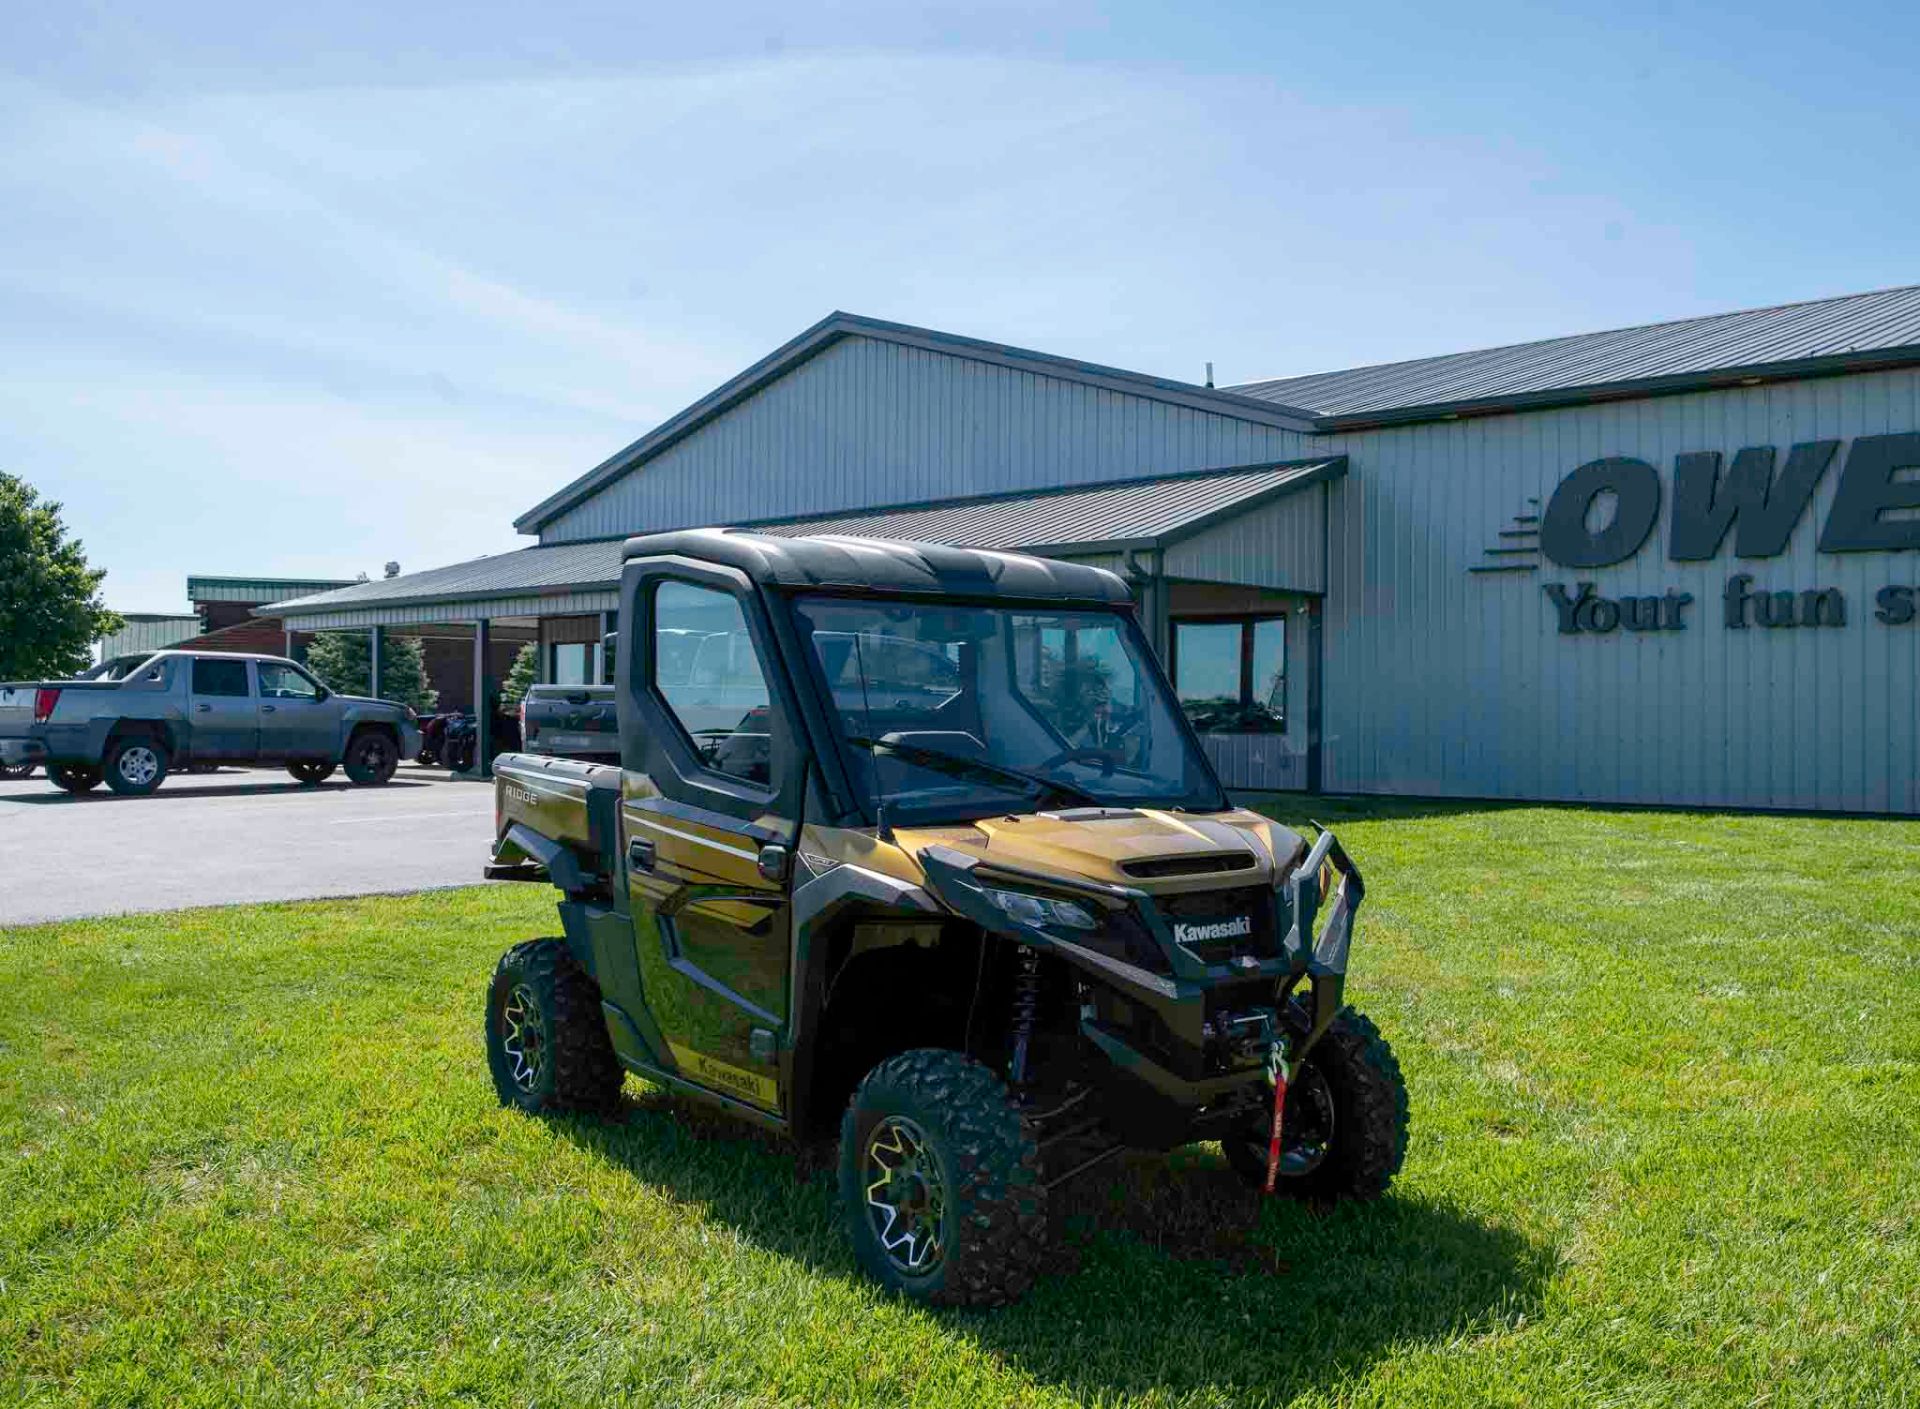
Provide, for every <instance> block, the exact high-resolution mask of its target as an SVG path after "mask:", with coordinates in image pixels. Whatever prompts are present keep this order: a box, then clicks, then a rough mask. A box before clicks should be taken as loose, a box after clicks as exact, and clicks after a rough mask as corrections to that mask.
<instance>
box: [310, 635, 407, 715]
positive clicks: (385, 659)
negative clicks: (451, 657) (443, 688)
mask: <svg viewBox="0 0 1920 1409" xmlns="http://www.w3.org/2000/svg"><path fill="white" fill-rule="evenodd" d="M307 669H308V670H311V671H312V672H313V673H314V674H315V675H317V676H319V677H320V679H321V681H322V682H323V683H325V684H326V686H327V688H329V689H332V690H338V691H339V692H340V693H341V694H343V695H364V694H366V693H367V691H368V689H369V688H370V686H371V684H372V679H373V643H372V641H370V640H369V639H368V638H367V633H366V632H364V631H323V632H321V633H320V635H318V636H316V637H314V638H313V644H312V645H310V646H308V647H307ZM380 698H381V699H383V700H392V701H393V702H394V703H395V704H403V705H412V706H413V708H415V709H416V710H419V711H420V712H421V713H422V714H427V713H431V712H432V710H433V707H434V705H435V704H437V703H438V702H439V699H440V693H439V691H437V690H435V689H434V688H433V687H432V686H431V685H429V684H428V683H427V661H426V656H425V655H424V654H423V653H422V652H421V649H420V642H419V640H418V639H417V638H415V637H412V636H389V637H387V638H386V639H385V640H383V641H382V642H381V643H380Z"/></svg>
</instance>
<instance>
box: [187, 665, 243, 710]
mask: <svg viewBox="0 0 1920 1409" xmlns="http://www.w3.org/2000/svg"><path fill="white" fill-rule="evenodd" d="M188 660H189V667H190V668H189V669H188V671H187V694H188V696H189V697H192V696H199V697H201V698H204V699H209V700H258V699H259V698H260V686H259V683H258V682H257V681H256V680H255V679H254V674H253V662H252V661H250V660H248V659H247V658H246V657H245V656H234V657H232V658H231V659H230V660H216V659H215V658H213V657H211V656H191V657H189V658H188ZM202 665H209V666H214V665H237V666H239V667H240V678H241V680H242V681H244V682H245V684H246V688H245V689H243V690H241V691H240V693H239V694H237V695H235V694H230V693H228V692H225V691H214V690H203V689H201V688H200V681H199V678H198V677H199V674H200V667H201V666H202Z"/></svg>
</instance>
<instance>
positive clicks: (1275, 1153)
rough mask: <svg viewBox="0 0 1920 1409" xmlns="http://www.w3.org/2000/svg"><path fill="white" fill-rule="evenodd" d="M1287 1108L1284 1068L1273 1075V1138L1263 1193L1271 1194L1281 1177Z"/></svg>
mask: <svg viewBox="0 0 1920 1409" xmlns="http://www.w3.org/2000/svg"><path fill="white" fill-rule="evenodd" d="M1286 1108H1287V1073H1286V1071H1285V1069H1284V1068H1283V1069H1282V1070H1280V1071H1277V1072H1275V1073H1274V1076H1273V1138H1272V1139H1270V1140H1268V1141H1267V1183H1266V1187H1265V1188H1263V1189H1262V1190H1261V1191H1260V1192H1261V1193H1262V1194H1271V1193H1272V1192H1273V1186H1274V1184H1275V1183H1276V1182H1278V1180H1279V1178H1280V1118H1281V1116H1282V1115H1283V1114H1284V1113H1285V1111H1286Z"/></svg>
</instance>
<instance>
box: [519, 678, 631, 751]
mask: <svg viewBox="0 0 1920 1409" xmlns="http://www.w3.org/2000/svg"><path fill="white" fill-rule="evenodd" d="M520 747H521V750H522V751H523V752H526V753H535V754H542V755H545V756H548V757H554V758H588V759H601V760H615V759H618V758H619V757H620V718H619V713H618V710H617V708H616V706H615V705H614V702H613V686H611V685H535V686H534V687H533V688H532V689H530V690H528V691H527V695H526V698H525V699H523V700H522V701H521V702H520Z"/></svg>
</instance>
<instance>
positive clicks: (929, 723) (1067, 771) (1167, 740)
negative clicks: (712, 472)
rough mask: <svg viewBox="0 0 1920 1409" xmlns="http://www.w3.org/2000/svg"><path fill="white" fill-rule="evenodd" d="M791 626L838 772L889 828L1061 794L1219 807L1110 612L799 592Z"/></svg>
mask: <svg viewBox="0 0 1920 1409" xmlns="http://www.w3.org/2000/svg"><path fill="white" fill-rule="evenodd" d="M794 619H795V622H796V624H797V625H798V626H799V627H800V629H801V631H802V632H803V633H805V635H806V636H807V638H808V640H809V642H810V644H811V646H812V651H813V655H814V657H815V658H816V660H817V661H818V663H819V667H820V673H821V676H822V679H823V682H824V683H825V685H826V688H827V690H828V692H829V694H830V695H831V698H832V701H833V706H834V714H835V716H836V717H837V719H838V721H839V724H840V735H841V746H842V752H843V754H844V756H845V758H846V765H847V769H848V772H849V773H850V774H851V776H852V778H853V780H854V784H855V786H856V787H858V788H859V789H860V790H861V791H862V794H863V796H864V800H865V801H866V803H867V805H868V806H869V807H870V808H874V809H875V810H876V811H877V808H878V804H879V803H880V802H881V801H882V800H884V801H885V803H886V809H887V818H888V820H889V821H890V822H907V821H922V822H935V821H949V820H960V819H963V818H968V817H982V816H988V815H991V814H993V813H996V812H1007V811H1012V810H1015V809H1017V808H1021V807H1028V806H1059V805H1061V804H1062V803H1063V802H1064V803H1066V804H1068V805H1072V804H1074V803H1080V804H1083V805H1084V804H1085V803H1089V802H1094V803H1102V804H1114V805H1125V806H1131V805H1139V806H1148V807H1181V808H1187V809H1190V810H1196V811H1199V810H1213V809H1217V808H1222V807H1225V806H1226V805H1227V803H1226V799H1225V798H1224V797H1223V796H1222V795H1221V793H1220V789H1219V787H1218V785H1217V784H1216V783H1215V782H1214V781H1213V777H1212V774H1211V773H1210V772H1209V770H1208V769H1207V768H1206V766H1205V764H1204V762H1203V761H1202V760H1201V759H1200V757H1199V754H1198V749H1197V747H1196V745H1195V744H1194V741H1193V736H1192V734H1191V732H1190V731H1189V730H1188V729H1187V727H1186V724H1185V721H1184V720H1183V719H1182V718H1181V717H1180V715H1179V714H1178V712H1177V710H1176V707H1175V706H1174V704H1173V701H1172V698H1171V696H1170V694H1169V692H1168V690H1167V688H1166V686H1165V684H1164V682H1163V681H1162V679H1161V677H1160V674H1159V671H1158V669H1157V667H1156V666H1155V665H1154V664H1153V662H1152V660H1151V658H1150V657H1149V656H1148V653H1147V646H1146V642H1145V641H1144V640H1143V639H1142V638H1141V636H1140V633H1139V631H1138V629H1137V628H1136V627H1135V626H1134V624H1133V621H1132V619H1131V618H1130V617H1128V616H1125V615H1123V614H1121V613H1119V612H1112V611H1060V610H1054V609H1051V608H1047V607H1027V606H1009V607H972V606H969V607H960V608H955V607H947V606H940V605H938V604H932V603H922V602H906V601H900V602H889V601H875V600H872V599H865V600H860V601H852V600H848V599H845V598H832V597H813V596H805V597H800V598H797V599H796V600H795V602H794ZM969 760H972V761H976V762H977V763H978V764H979V765H980V766H979V767H973V768H970V767H968V766H966V765H967V762H968V761H969Z"/></svg>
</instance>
